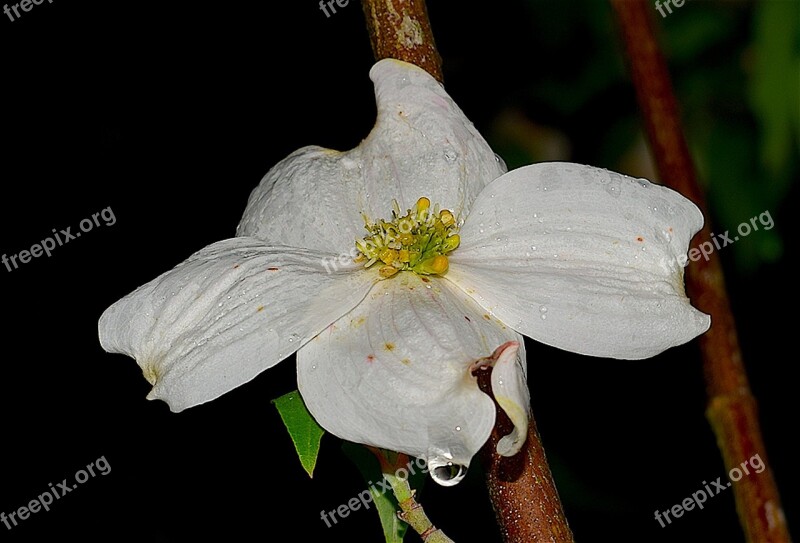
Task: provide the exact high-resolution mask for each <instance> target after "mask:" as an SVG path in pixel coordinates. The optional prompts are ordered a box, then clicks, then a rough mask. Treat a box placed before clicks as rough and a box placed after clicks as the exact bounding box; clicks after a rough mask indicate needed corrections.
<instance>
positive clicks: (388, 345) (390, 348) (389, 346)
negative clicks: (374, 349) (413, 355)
mask: <svg viewBox="0 0 800 543" xmlns="http://www.w3.org/2000/svg"><path fill="white" fill-rule="evenodd" d="M383 348H384V349H386V350H387V351H394V343H392V342H391V341H387V342H386V343H384V344H383Z"/></svg>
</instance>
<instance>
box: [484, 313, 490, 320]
mask: <svg viewBox="0 0 800 543" xmlns="http://www.w3.org/2000/svg"><path fill="white" fill-rule="evenodd" d="M483 318H484V319H486V320H487V321H490V320H492V317H490V316H489V315H487V314H485V313H484V315H483Z"/></svg>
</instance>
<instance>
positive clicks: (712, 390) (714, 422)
mask: <svg viewBox="0 0 800 543" xmlns="http://www.w3.org/2000/svg"><path fill="white" fill-rule="evenodd" d="M611 4H612V6H613V8H614V11H615V13H616V17H617V22H618V26H619V31H620V33H621V35H622V38H623V40H624V42H625V47H626V51H627V56H628V61H629V64H630V70H631V75H632V79H633V83H634V85H635V87H636V95H637V98H638V101H639V106H640V108H641V110H642V114H643V116H644V123H645V126H646V129H647V134H648V139H649V141H650V147H651V149H652V151H653V154H654V155H655V160H656V164H657V166H658V171H659V175H660V177H661V179H662V180H663V182H664V183H666V184H667V185H669V186H670V187H672V188H674V189H675V190H677V191H678V192H680V193H682V194H683V195H684V196H686V197H687V198H689V199H690V200H692V201H694V202H695V203H696V204H697V205H698V206H699V207H700V208H701V209H703V211H704V214H705V216H706V224H705V226H704V228H703V230H702V231H701V232H700V233H699V235H698V237H697V238H696V239H697V240H699V242H701V243H703V242H709V243H710V239H711V226H710V224H709V221H708V216H709V215H708V212H707V211H708V210H707V206H706V201H705V196H704V194H703V190H702V188H701V187H700V185H699V184H698V182H697V176H696V173H695V169H694V165H693V163H692V159H691V156H690V154H689V149H688V147H687V145H686V141H685V139H684V137H683V130H682V127H681V120H680V115H679V111H678V104H677V100H676V98H675V95H674V92H673V90H672V85H671V82H670V77H669V72H668V70H667V65H666V62H665V60H664V57H663V55H662V54H661V51H660V49H659V45H658V42H657V41H656V38H655V32H654V24H653V21H652V17H653V14H652V13H651V11H652V6H651V5H650V4H649V3H648V2H646V1H644V0H611ZM686 285H687V290H688V291H689V294H690V296H691V297H692V300H693V302H694V303H695V305H696V306H697V308H698V309H700V310H701V311H704V312H705V313H708V314H710V315H711V323H712V324H711V329H710V330H709V331H708V332H707V333H706V334H705V335H703V336H702V337H701V338H700V349H701V351H702V355H703V367H704V372H705V378H706V388H707V391H708V397H709V403H708V409H707V411H706V416H707V417H708V419H709V421H710V423H711V426H712V428H713V430H714V433H715V434H716V436H717V444H718V446H719V448H720V450H721V451H722V457H723V460H724V462H725V467H726V468H727V469H728V470H731V469H732V468H735V467H737V466H740V464H741V463H742V462H744V461H746V460H748V459H749V458H752V457H753V456H754V455H759V456H760V458H761V459H762V461H763V462H764V463H765V464H766V465H767V469H766V470H764V471H763V472H762V473H760V474H756V473H751V474H750V475H749V476H747V477H742V478H741V480H739V481H738V482H737V483H735V484H734V485H733V491H734V496H735V498H736V508H737V510H738V513H739V519H740V521H741V523H742V527H743V529H744V533H745V536H746V538H747V541H750V542H752V543H769V542H788V541H790V537H789V532H788V528H787V526H786V519H785V518H784V514H783V509H782V508H781V502H780V497H779V495H778V490H777V487H776V485H775V480H774V478H773V475H772V470H771V469H770V468H769V463H768V460H767V454H766V448H765V447H764V442H763V439H762V437H761V430H760V428H759V423H758V415H757V407H756V400H755V398H754V397H753V395H752V393H751V392H750V385H749V384H748V380H747V374H746V372H745V369H744V365H743V363H742V353H741V350H740V348H739V340H738V337H737V334H736V326H735V323H734V319H733V313H732V312H731V307H730V302H729V301H728V295H727V292H726V290H725V280H724V277H723V273H722V267H721V265H720V262H719V259H718V258H717V254H716V252H713V253H711V255H710V258H708V259H706V260H704V259H700V260H698V261H697V262H695V263H693V264H692V265H691V266H689V267H688V268H687V272H686Z"/></svg>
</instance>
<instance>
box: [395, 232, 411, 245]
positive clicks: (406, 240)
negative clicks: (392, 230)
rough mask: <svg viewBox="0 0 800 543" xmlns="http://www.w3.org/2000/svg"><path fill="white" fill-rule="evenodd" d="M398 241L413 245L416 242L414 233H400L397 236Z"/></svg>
mask: <svg viewBox="0 0 800 543" xmlns="http://www.w3.org/2000/svg"><path fill="white" fill-rule="evenodd" d="M397 241H399V242H400V243H401V244H403V245H411V244H413V243H414V236H413V235H412V234H400V235H399V236H397Z"/></svg>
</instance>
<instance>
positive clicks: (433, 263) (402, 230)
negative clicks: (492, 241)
mask: <svg viewBox="0 0 800 543" xmlns="http://www.w3.org/2000/svg"><path fill="white" fill-rule="evenodd" d="M392 204H393V206H394V210H393V211H392V220H391V221H384V220H381V221H378V222H376V223H371V222H370V221H369V220H368V219H367V218H366V217H364V227H365V228H366V229H367V231H368V232H369V235H367V236H365V237H364V239H360V240H358V241H356V249H358V252H359V255H358V256H357V257H356V259H355V260H356V262H364V267H365V268H369V267H370V266H374V265H380V266H381V268H380V274H381V277H383V278H384V279H386V278H388V277H391V276H393V275H394V274H396V273H397V272H399V271H406V270H408V271H413V272H414V273H417V274H419V275H444V274H445V273H447V269H448V267H449V263H448V261H447V254H448V253H450V252H451V251H453V250H454V249H455V248H456V247H458V244H459V243H461V238H460V237H459V236H458V225H457V223H456V218H455V217H454V216H453V213H452V212H451V211H450V210H447V209H443V210H441V211H440V210H439V205H438V204H437V205H436V206H434V208H433V210H431V201H430V200H429V199H427V198H425V197H424V196H423V197H422V198H420V199H419V200H417V203H416V204H414V207H413V209H409V210H408V211H407V212H406V214H405V215H402V216H401V215H400V213H401V212H400V206H399V205H398V204H397V200H394V201H393V202H392Z"/></svg>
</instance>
